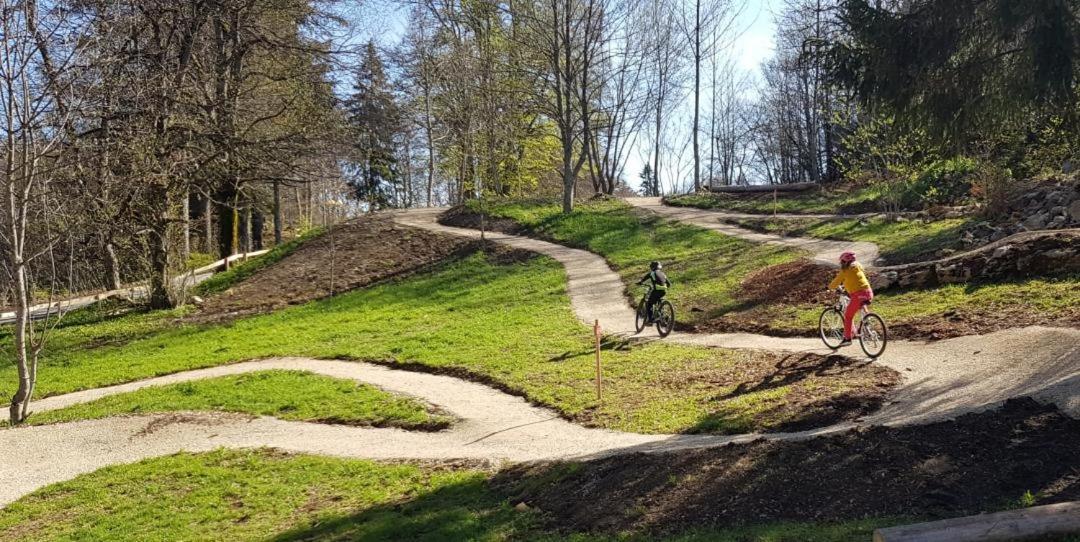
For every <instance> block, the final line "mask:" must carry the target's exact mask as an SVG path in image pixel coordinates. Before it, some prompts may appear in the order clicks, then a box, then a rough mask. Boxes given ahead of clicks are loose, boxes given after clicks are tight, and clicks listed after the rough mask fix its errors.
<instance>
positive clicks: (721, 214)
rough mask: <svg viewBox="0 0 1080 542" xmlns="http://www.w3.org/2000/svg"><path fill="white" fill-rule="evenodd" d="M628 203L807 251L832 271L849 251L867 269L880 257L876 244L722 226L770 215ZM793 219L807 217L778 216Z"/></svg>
mask: <svg viewBox="0 0 1080 542" xmlns="http://www.w3.org/2000/svg"><path fill="white" fill-rule="evenodd" d="M626 201H627V203H629V204H630V205H633V206H634V207H637V208H639V209H646V210H648V211H652V212H654V213H656V214H658V215H661V216H663V217H666V218H670V219H673V220H678V221H679V222H685V223H687V224H693V225H695V226H699V227H702V228H706V229H709V230H713V231H716V232H720V233H722V234H724V235H730V236H732V237H738V238H740V239H746V240H748V241H754V242H756V243H769V244H772V245H782V246H786V247H791V248H796V249H799V250H805V251H807V252H809V253H811V254H813V256H812V258H813V260H814V262H815V263H819V264H821V265H827V266H830V267H837V266H838V265H839V264H838V263H837V261H839V259H840V254H841V253H843V252H845V251H848V250H850V251H852V252H854V253H855V254H857V255H858V256H859V261H861V262H863V263H864V264H866V267H867V268H868V269H869V268H872V267H874V263H875V262H876V261H877V260H878V257H879V251H878V246H877V245H875V244H874V243H867V242H863V241H830V240H827V239H808V238H800V237H785V236H782V235H772V234H768V233H760V232H756V231H753V230H749V229H746V228H740V227H738V226H735V225H733V224H727V223H724V222H721V220H723V219H731V218H746V217H747V216H754V217H755V218H767V217H768V216H770V215H756V216H755V215H745V214H742V213H731V212H727V211H717V210H711V209H697V208H694V207H671V206H668V205H664V204H663V203H662V202H661V201H660V198H627V199H626ZM791 216H799V217H800V218H807V216H806V215H777V217H779V218H784V217H791ZM813 216H814V215H811V216H810V217H811V218H813ZM817 216H818V218H822V217H824V216H827V215H817Z"/></svg>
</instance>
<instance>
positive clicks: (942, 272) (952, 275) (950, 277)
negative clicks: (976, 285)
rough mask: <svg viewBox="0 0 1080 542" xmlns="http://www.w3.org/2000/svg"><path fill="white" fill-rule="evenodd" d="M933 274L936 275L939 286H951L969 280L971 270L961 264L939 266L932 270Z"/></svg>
mask: <svg viewBox="0 0 1080 542" xmlns="http://www.w3.org/2000/svg"><path fill="white" fill-rule="evenodd" d="M934 274H935V275H937V281H938V283H940V284H953V283H957V282H967V281H969V280H971V269H969V268H968V267H966V266H965V265H963V263H955V264H953V265H939V266H937V267H936V268H935V269H934Z"/></svg>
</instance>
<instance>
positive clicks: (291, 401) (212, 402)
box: [28, 370, 452, 430]
mask: <svg viewBox="0 0 1080 542" xmlns="http://www.w3.org/2000/svg"><path fill="white" fill-rule="evenodd" d="M179 410H212V411H223V412H239V413H244V414H253V415H259V416H274V417H277V418H281V419H284V420H298V421H307V422H320V423H334V424H344V425H362V426H376V427H401V428H404V429H427V430H437V429H443V428H446V427H448V426H449V425H450V422H451V421H452V418H450V417H449V416H446V415H443V414H438V413H435V412H432V411H431V410H430V409H429V408H428V407H427V406H425V405H424V404H422V403H421V402H419V401H417V400H415V399H411V398H407V397H401V396H397V395H394V394H391V393H388V392H385V391H383V390H380V389H378V388H376V387H374V386H369V385H366V384H358V383H356V382H353V381H351V380H344V379H340V378H331V377H328V376H323V375H318V374H314V373H309V372H304V371H283V370H269V371H257V372H253V373H247V374H242V375H235V376H223V377H217V378H208V379H206V380H195V381H191V382H182V383H179V384H171V385H167V386H155V387H149V388H143V389H141V390H137V391H133V392H129V393H122V394H118V395H112V396H109V397H103V398H101V399H98V400H95V401H91V402H88V403H83V404H78V405H72V406H70V407H66V408H62V409H58V410H52V411H46V412H41V413H39V414H34V415H32V416H31V417H30V419H29V420H28V421H29V423H30V424H35V425H39V424H47V423H56V422H67V421H73V420H87V419H97V418H105V417H108V416H115V415H119V414H145V413H151V412H173V411H179Z"/></svg>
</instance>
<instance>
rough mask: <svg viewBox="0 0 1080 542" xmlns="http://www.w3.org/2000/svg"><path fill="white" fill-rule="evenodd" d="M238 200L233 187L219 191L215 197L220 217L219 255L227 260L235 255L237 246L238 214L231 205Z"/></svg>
mask: <svg viewBox="0 0 1080 542" xmlns="http://www.w3.org/2000/svg"><path fill="white" fill-rule="evenodd" d="M234 199H236V193H235V191H233V190H232V189H231V187H228V188H223V189H220V190H218V192H217V193H216V194H215V195H214V200H215V204H214V206H215V207H217V213H216V214H217V217H218V232H217V233H218V235H217V237H218V255H220V256H221V257H222V258H227V257H229V256H232V255H233V254H234V253H235V250H236V245H235V244H234V243H233V240H234V237H235V233H234V231H235V229H236V212H235V210H234V209H233V207H232V205H231V203H232V201H233V200H234Z"/></svg>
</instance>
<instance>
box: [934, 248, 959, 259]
mask: <svg viewBox="0 0 1080 542" xmlns="http://www.w3.org/2000/svg"><path fill="white" fill-rule="evenodd" d="M953 254H956V251H955V250H953V249H951V248H943V249H941V250H939V251H937V257H938V258H948V257H949V256H952V255H953Z"/></svg>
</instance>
